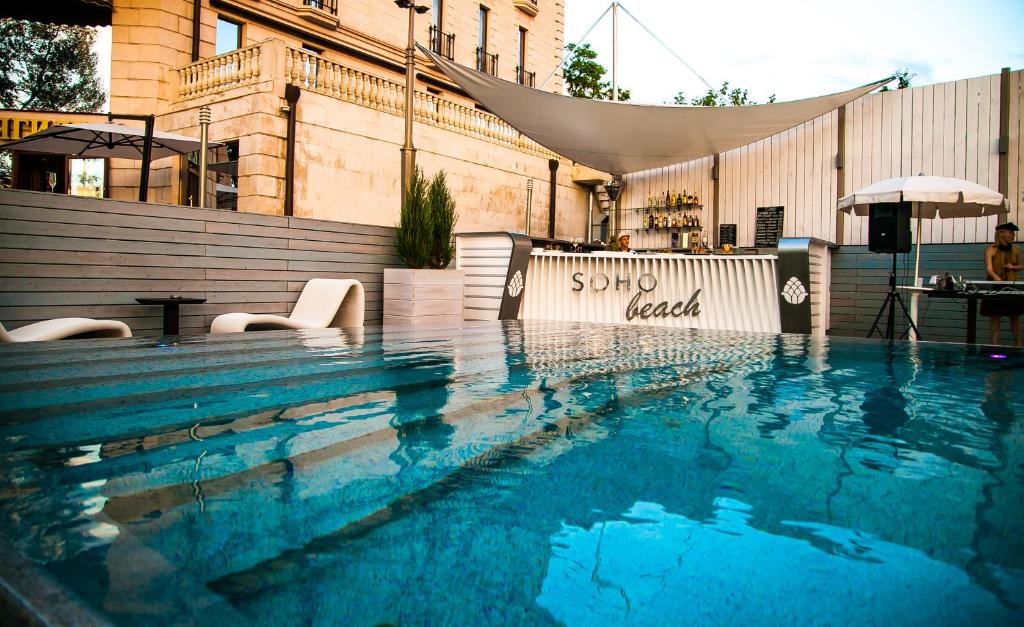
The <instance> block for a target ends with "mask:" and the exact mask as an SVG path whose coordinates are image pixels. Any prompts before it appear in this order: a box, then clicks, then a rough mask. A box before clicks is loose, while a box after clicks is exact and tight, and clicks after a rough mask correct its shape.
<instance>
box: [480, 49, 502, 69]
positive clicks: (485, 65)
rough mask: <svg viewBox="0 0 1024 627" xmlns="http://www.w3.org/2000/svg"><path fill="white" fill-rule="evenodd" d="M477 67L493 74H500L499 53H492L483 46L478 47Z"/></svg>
mask: <svg viewBox="0 0 1024 627" xmlns="http://www.w3.org/2000/svg"><path fill="white" fill-rule="evenodd" d="M476 69H477V71H478V72H486V73H487V74H490V75H491V76H497V75H498V55H497V53H495V54H490V53H488V52H487V51H486V50H484V49H483V48H477V49H476Z"/></svg>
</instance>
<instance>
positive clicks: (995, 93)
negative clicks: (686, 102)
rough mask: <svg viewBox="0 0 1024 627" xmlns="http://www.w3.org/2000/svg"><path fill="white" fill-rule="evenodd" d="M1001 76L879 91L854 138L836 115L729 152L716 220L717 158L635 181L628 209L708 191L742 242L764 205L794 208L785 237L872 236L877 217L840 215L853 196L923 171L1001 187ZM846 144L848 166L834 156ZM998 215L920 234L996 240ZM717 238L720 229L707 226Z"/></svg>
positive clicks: (933, 224)
mask: <svg viewBox="0 0 1024 627" xmlns="http://www.w3.org/2000/svg"><path fill="white" fill-rule="evenodd" d="M1022 77H1024V72H1022V71H1020V70H1017V71H1012V72H1009V88H1008V92H1009V118H1008V119H1009V129H1008V152H1007V154H1006V159H1007V162H1008V166H1009V167H1008V176H1007V183H1008V185H1007V196H1008V197H1009V200H1010V213H1009V219H1011V220H1014V221H1016V222H1022V221H1024V215H1022V206H1024V158H1022V155H1021V150H1020V138H1021V136H1022V135H1024V115H1022V111H1024V78H1022ZM999 106H1000V75H999V74H992V75H989V76H981V77H977V78H970V79H963V80H959V81H953V82H949V83H939V84H936V85H925V86H922V87H911V88H908V89H901V90H894V91H888V92H882V93H875V94H869V95H867V96H864V97H862V98H859V99H857V100H855V101H853V102H851V103H850V104H848V105H846V107H845V122H844V129H843V131H844V142H843V143H844V145H843V146H840V145H839V137H840V133H839V121H840V116H839V113H838V111H833V112H831V113H828V114H825V115H823V116H821V117H819V118H816V119H814V120H811V121H809V122H806V123H804V124H801V125H800V126H797V127H795V128H792V129H789V130H787V131H784V132H782V133H779V134H777V135H773V136H771V137H768V138H766V139H763V140H761V141H758V142H754V143H752V144H749V145H747V146H743V147H741V148H736V149H734V150H730V151H728V152H724V153H721V154H720V155H719V163H720V166H719V172H718V184H719V190H720V191H719V209H718V216H717V220H716V221H713V220H712V219H711V191H712V183H713V181H712V180H711V175H712V174H711V159H710V158H704V159H699V160H696V161H692V162H689V163H681V164H678V165H673V166H669V167H666V168H659V169H657V170H650V171H645V172H636V173H633V174H630V175H627V176H626V188H625V190H624V192H623V195H622V201H621V202H622V204H621V206H623V207H637V206H640V207H642V206H644V202H645V199H646V197H647V196H648V195H649V194H652V193H655V194H656V193H659V192H660V193H661V194H664V192H665V190H666V189H668V190H671V189H677V190H679V191H682V189H683V188H687V189H698V190H700V193H701V197H702V199H703V200H704V201H705V202H704V204H705V209H704V215H703V220H702V221H703V223H704V224H708V225H712V224H736V225H737V243H738V244H739V245H740V246H744V247H748V246H753V244H754V216H755V210H756V208H757V207H767V206H778V205H782V206H784V207H785V224H784V235H785V236H787V237H792V236H795V237H815V238H819V239H822V240H824V241H827V242H834V243H842V244H843V245H862V244H866V243H867V218H859V217H844V219H843V220H842V221H841V224H840V221H839V220H837V214H836V198H837V195H838V190H839V188H840V185H839V183H840V181H841V182H842V188H843V189H844V190H845V193H851V192H853V191H856V190H858V189H860V188H862V187H866V186H867V185H870V184H871V183H874V182H877V181H881V180H884V179H887V178H892V177H899V176H912V175H916V174H918V173H922V172H923V173H925V174H933V175H937V176H954V177H958V178H965V179H967V180H970V181H975V182H977V183H980V184H982V185H985V186H986V187H989V188H991V189H998V188H999ZM840 149H842V153H843V167H842V168H841V169H840V168H838V167H837V161H836V157H837V155H839V153H840ZM996 220H997V218H996V217H994V216H993V217H990V218H957V219H948V220H930V221H927V222H926V223H925V224H924V225H923V227H924V228H923V231H922V237H921V241H922V242H923V243H925V244H930V243H973V242H990V241H991V239H992V227H994V226H995V224H996ZM705 235H709V236H710V237H711V238H712V239H716V238H717V233H716V232H705Z"/></svg>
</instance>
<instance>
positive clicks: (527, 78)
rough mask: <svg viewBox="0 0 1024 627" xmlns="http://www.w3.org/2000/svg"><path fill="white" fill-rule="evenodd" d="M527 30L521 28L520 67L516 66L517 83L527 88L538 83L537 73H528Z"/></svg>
mask: <svg viewBox="0 0 1024 627" xmlns="http://www.w3.org/2000/svg"><path fill="white" fill-rule="evenodd" d="M526 33H527V30H526V28H524V27H522V26H520V27H519V51H518V52H519V53H518V55H517V57H518V59H519V65H517V66H516V82H517V83H519V84H520V85H526V86H527V87H533V86H534V83H535V81H536V76H537V73H536V72H527V71H526Z"/></svg>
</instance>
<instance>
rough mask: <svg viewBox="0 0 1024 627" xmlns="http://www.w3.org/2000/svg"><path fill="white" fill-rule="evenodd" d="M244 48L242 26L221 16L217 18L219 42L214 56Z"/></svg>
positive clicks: (216, 44)
mask: <svg viewBox="0 0 1024 627" xmlns="http://www.w3.org/2000/svg"><path fill="white" fill-rule="evenodd" d="M241 47H242V24H241V23H239V22H236V21H234V20H230V19H228V18H226V17H223V16H221V15H218V16H217V41H216V43H215V44H214V54H224V53H225V52H231V51H232V50H238V49H239V48H241Z"/></svg>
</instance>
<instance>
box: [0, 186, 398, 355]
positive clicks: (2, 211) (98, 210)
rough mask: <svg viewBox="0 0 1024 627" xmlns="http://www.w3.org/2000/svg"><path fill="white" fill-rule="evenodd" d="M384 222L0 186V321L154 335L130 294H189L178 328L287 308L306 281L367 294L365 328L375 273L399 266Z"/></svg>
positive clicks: (150, 310)
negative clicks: (70, 322) (85, 322)
mask: <svg viewBox="0 0 1024 627" xmlns="http://www.w3.org/2000/svg"><path fill="white" fill-rule="evenodd" d="M393 241H394V229H392V228H388V227H379V226H365V225H356V224H346V223H339V222H325V221H320V220H310V219H305V218H288V217H283V216H268V215H259V214H249V213H237V212H233V211H224V210H217V209H197V208H192V207H180V206H170V205H156V204H144V203H137V202H123V201H112V200H102V199H94V198H76V197H70V196H54V195H50V194H41V193H36V192H23V191H15V190H0V321H2V322H3V323H4V325H5V326H6V327H7V328H8V329H10V328H17V327H19V326H22V325H24V324H28V323H31V322H37V321H39V320H45V319H48V318H59V317H70V316H81V317H89V318H113V319H117V320H122V321H124V322H125V323H127V324H128V326H130V327H131V328H132V331H133V332H134V333H135V334H136V335H159V334H160V331H161V328H162V323H161V320H162V318H161V308H160V307H158V306H143V305H138V304H136V303H135V298H136V297H141V296H151V297H152V296H169V295H172V294H176V295H181V296H194V297H200V298H206V299H207V302H206V303H205V304H202V305H182V307H181V332H182V334H197V333H205V332H207V331H208V330H209V327H210V322H211V321H212V320H213V318H214V317H216V316H217V315H219V314H221V313H226V312H231V311H247V312H250V313H273V314H279V315H287V314H288V313H289V312H290V311H291V308H292V305H293V304H294V302H295V300H296V299H297V298H298V294H299V292H300V291H301V289H302V286H303V285H305V283H306V281H308V280H309V279H311V278H313V277H338V278H353V279H358V280H360V281H362V283H363V285H364V287H365V289H366V323H367V324H380V322H381V294H382V281H383V270H384V268H385V267H401V263H400V262H399V260H398V258H397V257H396V256H395V253H394V245H393Z"/></svg>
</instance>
